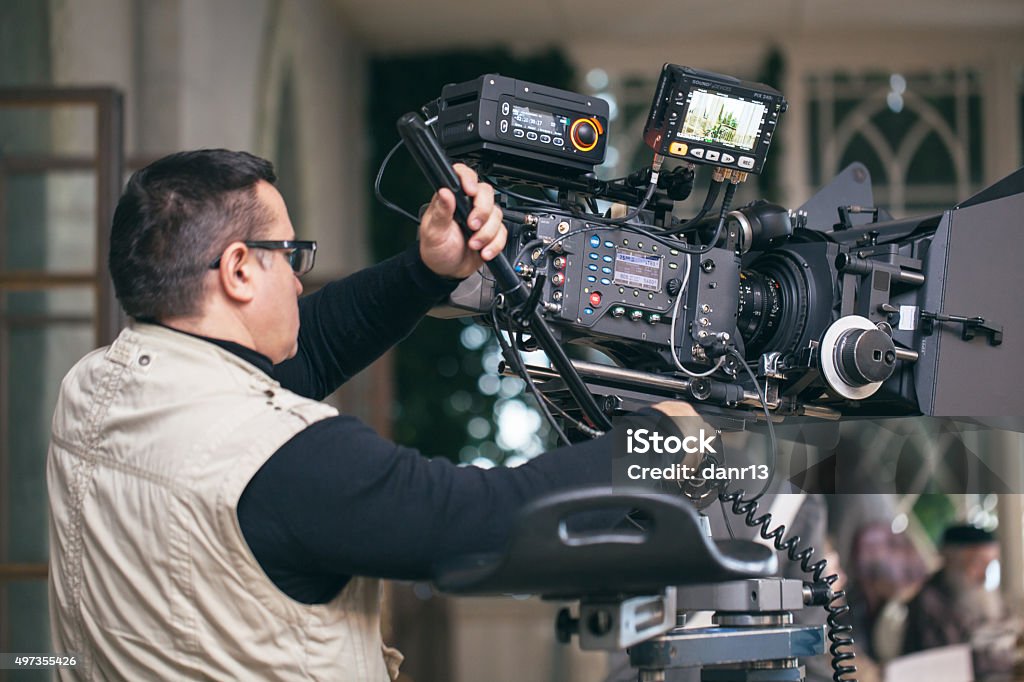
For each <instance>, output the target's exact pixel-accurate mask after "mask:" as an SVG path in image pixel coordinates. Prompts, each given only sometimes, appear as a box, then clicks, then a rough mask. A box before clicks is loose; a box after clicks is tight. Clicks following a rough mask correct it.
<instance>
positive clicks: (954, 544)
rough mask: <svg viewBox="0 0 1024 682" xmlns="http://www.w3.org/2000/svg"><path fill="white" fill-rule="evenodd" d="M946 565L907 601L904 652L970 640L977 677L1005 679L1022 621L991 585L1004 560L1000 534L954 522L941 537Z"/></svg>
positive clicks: (909, 652)
mask: <svg viewBox="0 0 1024 682" xmlns="http://www.w3.org/2000/svg"><path fill="white" fill-rule="evenodd" d="M941 551H942V559H943V566H942V568H941V569H940V570H939V571H938V572H936V573H935V574H934V575H933V576H932V577H931V578H930V579H929V580H928V581H927V582H926V583H925V584H924V585H923V586H922V587H921V590H920V591H919V592H918V593H917V595H916V596H915V597H914V598H913V599H912V600H911V601H910V603H909V604H908V605H907V622H906V634H905V636H904V640H903V653H904V654H911V653H915V652H918V651H923V650H926V649H932V648H935V647H942V646H947V645H950V644H970V645H971V646H972V649H973V659H974V672H975V675H976V677H977V678H978V679H1001V676H1003V675H1007V674H1009V672H1010V670H1011V669H1012V666H1013V662H1014V654H1013V645H1014V642H1015V639H1016V633H1017V632H1018V631H1019V627H1018V626H1017V624H1016V623H1015V622H1014V621H1012V620H1010V619H1009V618H1008V617H1007V611H1006V608H1005V607H1004V605H1003V601H1002V598H1001V597H1000V594H999V592H998V590H996V589H994V586H992V585H991V584H989V585H986V579H987V577H988V572H989V570H990V567H991V566H993V564H994V563H995V562H997V561H998V560H999V544H998V543H997V542H996V538H995V536H994V535H993V534H992V533H991V532H989V531H986V530H983V529H981V528H976V527H975V526H968V525H959V526H951V527H949V528H947V529H946V531H945V532H944V533H943V535H942V548H941Z"/></svg>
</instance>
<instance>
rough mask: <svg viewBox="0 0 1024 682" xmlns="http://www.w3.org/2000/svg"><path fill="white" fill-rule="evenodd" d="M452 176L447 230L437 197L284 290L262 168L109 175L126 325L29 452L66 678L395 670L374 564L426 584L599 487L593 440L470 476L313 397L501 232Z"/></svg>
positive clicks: (274, 197)
mask: <svg viewBox="0 0 1024 682" xmlns="http://www.w3.org/2000/svg"><path fill="white" fill-rule="evenodd" d="M457 170H458V172H459V175H460V178H461V181H462V185H463V188H464V190H465V192H466V194H467V195H468V196H469V197H471V198H472V200H473V204H474V208H473V210H472V213H471V214H470V217H469V224H470V227H471V228H472V229H473V231H474V234H473V236H472V237H471V239H469V241H468V243H467V242H466V240H465V239H464V237H463V235H462V233H461V231H460V230H459V227H458V226H457V225H456V223H455V222H454V221H453V220H452V215H453V210H454V206H455V202H454V197H453V196H452V194H451V193H450V192H448V191H447V190H442V191H441V192H439V193H438V194H436V195H435V196H434V197H433V200H432V201H431V204H430V206H429V208H428V209H427V211H426V213H425V214H424V216H423V218H422V221H421V223H420V227H419V241H418V243H417V244H416V245H414V246H413V247H411V248H409V249H408V250H406V251H405V252H404V253H401V254H400V255H398V256H395V257H393V258H391V259H389V260H387V261H385V262H383V263H381V264H379V265H377V266H374V267H371V268H367V269H365V270H363V271H361V272H359V273H356V274H354V275H352V276H350V277H347V278H345V279H342V280H340V281H337V282H333V283H331V284H328V285H327V286H326V287H324V288H323V289H321V290H320V291H318V292H316V293H315V294H313V295H311V296H308V297H305V298H303V299H301V300H299V299H298V296H299V294H301V292H302V285H301V283H300V282H299V279H298V278H299V276H301V275H303V274H305V273H306V272H308V271H309V269H310V268H311V267H312V266H313V257H314V254H315V244H313V243H312V242H301V241H295V231H294V229H293V228H292V225H291V222H290V220H289V218H288V214H287V210H286V208H285V204H284V201H283V200H282V198H281V195H280V194H279V193H278V191H277V190H276V189H275V188H274V186H273V183H274V181H275V180H276V178H275V175H274V172H273V168H272V166H271V165H270V163H269V162H267V161H264V160H262V159H259V158H257V157H254V156H251V155H249V154H245V153H240V152H229V151H224V150H203V151H195V152H186V153H179V154H174V155H171V156H169V157H166V158H164V159H161V160H159V161H157V162H155V163H153V164H152V165H150V166H148V167H146V168H144V169H142V170H140V171H138V172H137V173H135V174H134V175H133V176H132V177H131V179H130V180H129V182H128V185H127V188H126V189H125V192H124V194H123V196H122V197H121V199H120V201H119V203H118V207H117V211H116V213H115V216H114V221H113V228H112V233H111V251H110V262H109V265H110V272H111V276H112V278H113V281H114V286H115V290H116V293H117V296H118V299H119V300H120V302H121V304H122V305H123V306H124V308H125V310H126V312H127V313H128V315H129V316H130V317H131V318H132V321H131V323H130V324H129V326H128V327H127V329H125V330H124V331H123V332H122V333H121V334H120V335H119V336H118V338H117V339H116V340H115V341H114V343H113V344H112V345H111V346H109V347H107V348H102V349H99V350H97V351H94V352H92V353H90V354H89V355H87V356H86V357H85V358H84V359H82V360H81V361H80V362H79V363H78V364H77V365H76V366H75V367H74V368H73V369H72V370H71V371H70V372H69V374H68V375H67V377H66V378H65V380H64V382H63V384H62V386H61V392H60V396H59V399H58V402H57V407H56V411H55V414H54V419H53V434H52V440H51V445H50V451H49V456H48V462H47V484H48V489H49V495H50V512H51V514H50V516H51V542H50V560H51V567H50V606H51V616H52V618H51V620H52V626H51V627H52V631H53V638H54V647H55V650H56V651H77V652H81V653H82V658H83V661H82V663H81V664H80V665H79V667H78V668H77V669H76V671H75V672H76V674H77V676H81V677H84V678H87V679H114V678H116V679H177V678H182V677H189V678H192V677H204V678H215V679H263V678H266V677H268V676H272V677H274V678H275V679H345V680H378V681H379V680H385V679H388V678H391V679H394V678H395V677H396V676H397V669H398V664H399V663H400V661H401V655H400V654H398V652H396V651H394V650H392V649H389V648H387V647H385V646H384V645H383V643H382V641H381V635H380V623H379V606H380V605H379V590H380V586H379V581H378V578H396V579H424V578H429V576H430V573H431V567H432V565H434V564H435V562H437V561H438V560H439V559H441V558H444V557H451V556H457V555H461V554H465V553H470V552H479V551H483V550H490V549H496V548H500V547H501V546H502V545H503V543H504V541H505V539H506V536H507V534H508V532H509V529H510V525H511V522H512V520H513V518H514V517H515V515H516V513H517V511H518V510H519V509H520V508H521V507H522V506H523V505H524V503H526V502H527V501H529V500H530V499H532V498H536V497H538V496H540V495H542V494H545V493H548V492H551V491H553V490H556V489H560V488H567V487H572V486H582V485H596V484H605V485H607V484H610V481H611V473H612V464H611V456H612V444H613V443H614V434H609V435H608V436H605V437H603V438H600V439H597V440H594V441H591V442H587V443H583V444H580V445H577V446H573V447H568V448H562V449H559V450H556V451H553V452H551V453H548V454H545V455H542V456H540V457H538V458H536V459H535V460H533V461H531V462H530V463H528V464H526V465H524V466H522V467H519V468H516V469H500V468H498V469H492V470H488V471H484V470H481V469H478V468H474V467H466V468H459V467H456V466H454V465H453V464H451V463H450V462H448V461H447V460H445V459H434V460H428V459H426V458H424V457H422V456H421V455H420V454H419V453H418V452H416V451H414V450H411V449H409V448H404V447H401V446H398V445H395V444H394V443H391V442H389V441H387V440H385V439H383V438H381V437H379V436H378V435H377V434H375V433H374V432H373V431H372V430H370V429H369V428H368V427H366V426H365V425H363V424H362V423H360V422H359V421H358V420H356V419H354V418H352V417H348V416H343V415H338V413H337V411H336V410H334V409H333V408H331V407H329V406H327V405H324V404H322V403H320V402H318V401H319V400H321V399H322V398H324V397H325V396H327V395H328V394H330V393H331V392H332V391H334V389H335V388H337V387H338V386H339V385H340V384H342V383H343V382H345V381H346V380H347V379H348V378H349V377H351V376H352V375H354V374H355V373H357V372H358V371H360V370H361V369H363V368H364V367H366V366H367V365H368V364H370V363H371V362H372V361H373V360H375V359H376V358H377V357H379V356H380V355H381V354H382V353H383V352H384V351H386V350H387V349H388V348H389V347H390V346H392V345H393V344H394V343H396V342H397V341H399V340H400V339H402V338H403V337H404V336H406V335H407V334H408V333H409V332H410V331H411V330H412V329H413V327H414V326H415V324H416V323H417V322H418V320H419V319H420V318H421V317H422V316H423V314H424V313H426V311H427V310H428V309H429V308H430V307H431V306H432V305H434V304H436V303H437V302H438V301H440V300H441V299H442V298H444V297H445V296H446V295H447V294H448V293H449V292H451V291H452V290H453V288H454V287H455V286H456V284H457V282H458V279H459V278H462V277H466V276H467V275H469V274H470V273H472V272H474V271H475V270H476V269H477V268H479V267H480V266H481V264H482V263H483V261H484V260H489V259H491V258H493V257H494V256H496V255H497V254H498V253H499V252H500V251H501V249H502V247H503V246H504V244H505V239H506V231H505V227H504V225H503V224H502V215H501V211H500V210H499V209H498V208H497V207H495V205H494V200H493V191H492V189H491V188H490V187H489V186H488V185H486V184H483V183H479V182H477V178H476V176H475V174H474V173H473V172H472V171H470V170H469V169H468V168H466V167H464V166H459V167H457ZM659 407H660V408H661V410H662V412H663V413H665V414H674V415H693V414H695V413H694V412H693V410H692V408H690V407H689V406H688V405H685V404H683V403H668V404H663V405H661V406H659ZM662 412H657V411H653V410H651V411H649V412H648V413H647V414H646V416H645V415H644V414H643V413H641V415H640V419H645V418H647V419H650V420H651V421H652V422H653V423H657V421H658V418H659V417H660V416H662ZM61 670H62V673H61V674H62V675H66V674H68V670H69V669H61Z"/></svg>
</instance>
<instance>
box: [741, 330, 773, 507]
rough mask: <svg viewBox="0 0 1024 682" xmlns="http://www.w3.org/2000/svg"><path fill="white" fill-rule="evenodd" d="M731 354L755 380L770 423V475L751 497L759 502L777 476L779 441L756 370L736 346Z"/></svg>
mask: <svg viewBox="0 0 1024 682" xmlns="http://www.w3.org/2000/svg"><path fill="white" fill-rule="evenodd" d="M729 354H730V355H732V356H733V357H734V358H736V360H737V362H739V364H740V366H741V367H742V368H743V369H745V370H746V372H747V376H749V377H750V380H751V381H752V382H754V390H755V391H757V399H758V400H760V401H761V409H763V410H764V418H765V421H766V422H767V424H768V437H769V439H770V440H771V450H770V451H769V453H768V476H767V478H766V479H765V482H764V485H763V486H761V490H760V491H759V492H758V493H757V495H754V497H752V498H751V499H750V501H751V502H757V501H758V500H760V499H761V498H762V497H764V494H765V493H766V492H768V488H770V487H771V485H772V479H773V478H775V469H776V466H777V464H778V458H779V443H778V441H777V440H776V439H775V425H774V424H773V423H772V416H771V414H769V412H768V405H767V404H766V403H767V398H766V397H765V394H764V392H763V391H762V390H761V385H760V384H758V383H757V377H755V376H754V372H753V371H751V369H750V366H749V365H747V361H746V360H744V359H743V356H742V355H740V352H739V351H738V350H737V349H736V347H735V346H730V347H729Z"/></svg>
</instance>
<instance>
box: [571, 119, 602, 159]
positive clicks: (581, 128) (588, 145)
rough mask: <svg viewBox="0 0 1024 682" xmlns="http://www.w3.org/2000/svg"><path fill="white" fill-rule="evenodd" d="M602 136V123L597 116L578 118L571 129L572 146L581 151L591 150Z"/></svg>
mask: <svg viewBox="0 0 1024 682" xmlns="http://www.w3.org/2000/svg"><path fill="white" fill-rule="evenodd" d="M600 136H601V124H600V122H598V120H597V119H595V118H580V119H577V120H576V121H575V122H574V123H573V124H572V128H571V129H570V131H569V139H570V140H571V141H572V146H573V147H576V149H578V150H580V151H581V152H589V151H590V150H591V149H593V148H594V147H596V146H597V141H598V139H599V138H600Z"/></svg>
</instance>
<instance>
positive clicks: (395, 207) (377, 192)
mask: <svg viewBox="0 0 1024 682" xmlns="http://www.w3.org/2000/svg"><path fill="white" fill-rule="evenodd" d="M401 146H402V140H399V141H398V143H397V144H396V145H395V146H394V147H392V148H391V151H389V152H388V153H387V156H385V157H384V160H383V161H381V162H380V168H378V169H377V179H376V180H374V182H373V195H374V196H375V197H377V201H379V202H380V203H382V204H384V206H385V207H387V208H389V209H391V210H392V211H394V212H395V213H397V214H399V215H401V216H405V217H406V218H408V219H409V220H411V221H413V222H414V223H419V222H420V219H419V218H417V217H416V216H414V215H413V214H412V213H409V212H408V211H406V210H405V209H404V208H402V207H401V206H399V205H398V204H396V203H394V202H392V201H391V200H390V199H388V198H387V197H385V196H384V193H383V192H381V189H380V181H381V179H383V177H384V169H386V168H387V167H388V162H390V161H391V157H392V156H394V155H395V152H397V151H398V148H399V147H401Z"/></svg>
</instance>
